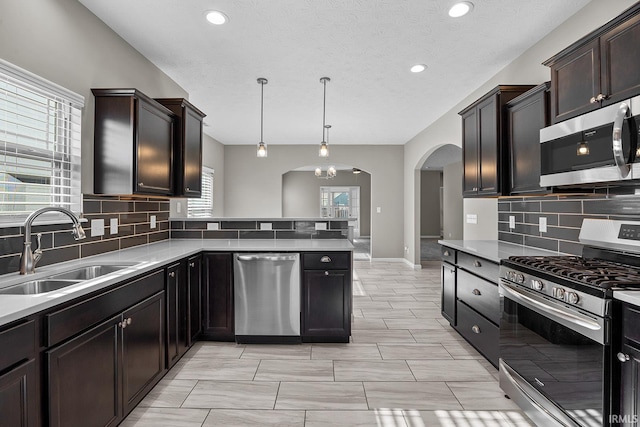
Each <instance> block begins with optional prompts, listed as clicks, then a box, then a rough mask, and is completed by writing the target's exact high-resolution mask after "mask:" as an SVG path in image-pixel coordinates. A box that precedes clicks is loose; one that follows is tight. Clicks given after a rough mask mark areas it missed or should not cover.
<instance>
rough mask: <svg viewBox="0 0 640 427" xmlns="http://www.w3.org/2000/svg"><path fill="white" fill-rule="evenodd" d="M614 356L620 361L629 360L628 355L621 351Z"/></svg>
mask: <svg viewBox="0 0 640 427" xmlns="http://www.w3.org/2000/svg"><path fill="white" fill-rule="evenodd" d="M616 357H617V358H618V360H619V361H621V362H622V363H624V362H628V361H629V355H628V354H624V353H623V352H620V353H618V354H616Z"/></svg>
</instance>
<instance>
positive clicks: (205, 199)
mask: <svg viewBox="0 0 640 427" xmlns="http://www.w3.org/2000/svg"><path fill="white" fill-rule="evenodd" d="M187 216H188V217H190V218H198V217H200V218H202V217H212V216H213V169H209V168H207V167H204V166H203V167H202V194H201V196H200V198H199V199H196V198H193V199H187Z"/></svg>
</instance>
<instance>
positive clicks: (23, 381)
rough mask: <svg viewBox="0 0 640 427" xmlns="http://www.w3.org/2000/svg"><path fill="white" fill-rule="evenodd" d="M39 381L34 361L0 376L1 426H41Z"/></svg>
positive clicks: (29, 361)
mask: <svg viewBox="0 0 640 427" xmlns="http://www.w3.org/2000/svg"><path fill="white" fill-rule="evenodd" d="M38 381H39V379H38V371H37V369H36V361H35V360H34V359H31V360H28V361H26V362H24V363H22V364H20V365H18V366H16V367H15V368H13V369H11V370H9V371H8V372H5V373H4V374H2V375H0V424H2V425H3V426H6V427H37V426H39V425H40V404H39V402H40V399H39V398H38V391H37V390H38V387H37V384H38Z"/></svg>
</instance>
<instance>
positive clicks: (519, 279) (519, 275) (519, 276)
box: [516, 274, 524, 284]
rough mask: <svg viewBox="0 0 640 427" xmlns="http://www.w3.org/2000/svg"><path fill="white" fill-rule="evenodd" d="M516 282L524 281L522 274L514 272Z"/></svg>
mask: <svg viewBox="0 0 640 427" xmlns="http://www.w3.org/2000/svg"><path fill="white" fill-rule="evenodd" d="M516 282H518V283H521V284H522V283H524V275H522V274H516Z"/></svg>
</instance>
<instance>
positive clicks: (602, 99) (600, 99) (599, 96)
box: [596, 93, 607, 102]
mask: <svg viewBox="0 0 640 427" xmlns="http://www.w3.org/2000/svg"><path fill="white" fill-rule="evenodd" d="M605 99H607V95H603V94H601V93H599V94H598V96H596V101H597V102H600V101H604V100H605Z"/></svg>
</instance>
